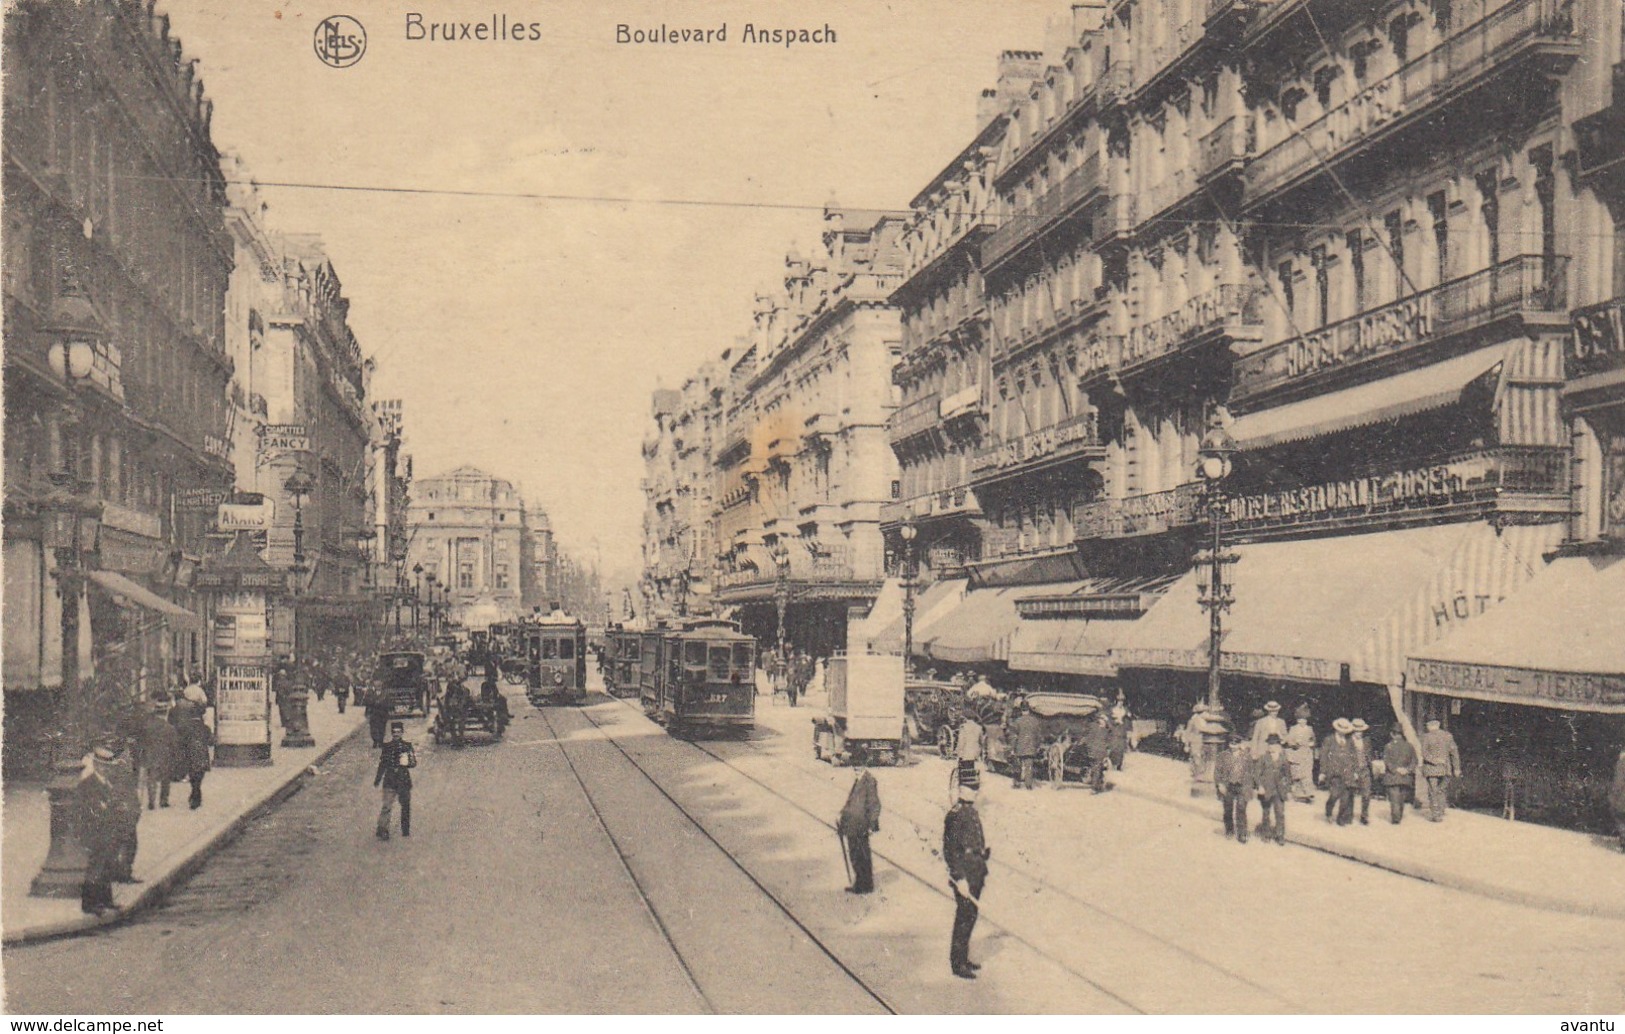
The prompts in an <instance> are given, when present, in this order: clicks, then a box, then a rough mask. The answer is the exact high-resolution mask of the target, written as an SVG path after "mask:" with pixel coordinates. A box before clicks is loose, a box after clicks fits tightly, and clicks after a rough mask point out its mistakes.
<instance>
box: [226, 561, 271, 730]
mask: <svg viewBox="0 0 1625 1034" xmlns="http://www.w3.org/2000/svg"><path fill="white" fill-rule="evenodd" d="M214 615H215V617H214V620H215V639H214V642H215V650H216V656H217V657H218V658H219V661H220V664H219V668H218V672H219V680H218V682H217V684H216V701H215V739H216V742H217V743H218V744H220V745H221V746H255V747H269V746H270V744H271V679H270V665H269V663H268V662H269V660H270V651H269V639H268V628H267V622H266V607H265V594H264V593H260V592H251V591H239V592H223V593H221V594H220V595H219V596H218V597H216V601H215V610H214Z"/></svg>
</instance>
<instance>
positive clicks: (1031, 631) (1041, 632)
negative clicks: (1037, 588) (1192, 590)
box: [1010, 575, 1175, 678]
mask: <svg viewBox="0 0 1625 1034" xmlns="http://www.w3.org/2000/svg"><path fill="white" fill-rule="evenodd" d="M1174 580H1175V579H1174V578H1173V577H1172V576H1167V575H1164V576H1160V577H1151V578H1139V579H1113V580H1105V579H1096V580H1092V581H1089V582H1087V583H1085V584H1084V585H1083V587H1082V588H1080V589H1079V590H1077V592H1075V593H1071V594H1068V596H1070V599H1069V598H1068V596H1063V595H1061V594H1055V593H1051V592H1041V593H1029V594H1027V595H1025V596H1024V597H1023V602H1022V604H1021V605H1020V606H1018V608H1017V609H1018V611H1027V610H1031V609H1033V608H1034V606H1035V603H1041V604H1042V605H1044V606H1045V607H1046V608H1047V609H1051V610H1054V611H1057V612H1063V614H1064V616H1060V617H1032V616H1026V617H1023V619H1022V621H1021V624H1020V625H1018V626H1017V627H1016V631H1015V636H1014V637H1013V638H1012V639H1011V640H1010V668H1011V670H1013V671H1042V672H1054V673H1057V674H1064V675H1099V676H1103V677H1108V678H1109V677H1111V676H1114V675H1116V674H1117V662H1116V661H1115V660H1114V659H1113V658H1112V656H1111V652H1112V650H1113V649H1114V648H1115V647H1116V646H1117V645H1118V644H1119V643H1121V642H1122V641H1123V640H1124V638H1125V637H1126V636H1127V635H1128V633H1129V631H1130V630H1131V629H1133V628H1134V626H1135V624H1136V623H1137V622H1138V620H1139V618H1140V616H1141V615H1142V613H1143V611H1142V610H1141V608H1142V607H1146V606H1147V604H1146V603H1145V602H1144V601H1146V600H1154V599H1156V598H1159V597H1160V595H1161V594H1162V593H1163V592H1164V591H1165V590H1166V589H1167V588H1168V587H1169V585H1171V584H1172V583H1173V582H1174ZM1054 604H1066V605H1065V606H1058V607H1057V606H1053V605H1054ZM1076 611H1086V612H1088V611H1093V613H1092V614H1089V615H1088V616H1080V615H1076V614H1066V613H1065V612H1076ZM1114 611H1117V612H1115V613H1114ZM1101 612H1105V613H1106V616H1099V615H1100V614H1101Z"/></svg>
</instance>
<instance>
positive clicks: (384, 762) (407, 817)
mask: <svg viewBox="0 0 1625 1034" xmlns="http://www.w3.org/2000/svg"><path fill="white" fill-rule="evenodd" d="M405 728H406V727H405V726H404V725H402V724H401V723H400V722H391V723H390V726H389V734H390V739H389V742H387V743H385V744H384V746H383V750H382V752H381V753H379V755H378V772H377V774H375V775H374V776H373V777H372V785H373V786H374V787H381V788H382V793H381V794H380V795H379V801H380V804H379V808H378V829H377V836H378V839H379V840H388V839H389V817H390V813H391V812H392V811H394V809H395V802H396V801H400V802H401V836H403V837H409V836H411V835H412V769H413V768H415V767H417V753H416V752H415V751H414V750H413V749H412V745H411V744H410V743H407V742H406V740H405V739H404V738H403V735H402V733H403V731H404V730H405Z"/></svg>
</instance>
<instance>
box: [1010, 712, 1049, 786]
mask: <svg viewBox="0 0 1625 1034" xmlns="http://www.w3.org/2000/svg"><path fill="white" fill-rule="evenodd" d="M1010 731H1011V733H1012V734H1013V735H1014V737H1015V748H1016V750H1015V754H1016V783H1015V785H1016V786H1018V787H1025V788H1026V789H1028V790H1031V789H1032V788H1033V764H1034V763H1035V762H1036V761H1037V760H1038V755H1040V754H1042V753H1043V752H1044V723H1043V722H1042V721H1040V720H1039V718H1038V716H1037V715H1035V714H1033V709H1032V708H1031V707H1030V706H1028V705H1027V704H1025V703H1023V704H1022V705H1021V713H1020V714H1019V715H1017V716H1016V720H1015V722H1014V723H1013V724H1012V725H1011V727H1010Z"/></svg>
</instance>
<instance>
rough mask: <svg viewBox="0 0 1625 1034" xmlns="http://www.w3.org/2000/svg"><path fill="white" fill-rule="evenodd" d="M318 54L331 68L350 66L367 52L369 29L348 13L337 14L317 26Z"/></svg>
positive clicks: (323, 62)
mask: <svg viewBox="0 0 1625 1034" xmlns="http://www.w3.org/2000/svg"><path fill="white" fill-rule="evenodd" d="M315 46H316V56H317V57H318V58H320V59H321V61H322V64H324V65H327V66H328V67H330V68H349V67H350V66H351V65H353V64H355V63H356V62H357V61H360V60H361V55H363V54H365V53H366V52H367V30H366V29H364V28H362V27H361V23H360V22H358V21H356V20H355V19H354V18H351V17H350V16H349V15H347V14H335V15H333V16H332V17H331V18H325V19H323V20H322V22H321V24H319V25H317V26H316V43H315Z"/></svg>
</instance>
